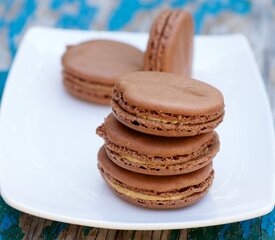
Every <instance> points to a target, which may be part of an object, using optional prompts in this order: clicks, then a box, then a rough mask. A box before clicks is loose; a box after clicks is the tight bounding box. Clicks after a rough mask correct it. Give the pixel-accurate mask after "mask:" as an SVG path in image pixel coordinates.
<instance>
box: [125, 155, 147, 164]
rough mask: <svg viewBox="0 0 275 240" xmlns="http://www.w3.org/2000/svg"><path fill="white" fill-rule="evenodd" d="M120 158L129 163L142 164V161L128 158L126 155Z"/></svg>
mask: <svg viewBox="0 0 275 240" xmlns="http://www.w3.org/2000/svg"><path fill="white" fill-rule="evenodd" d="M122 158H126V159H127V160H128V161H129V162H132V163H143V164H144V162H143V161H140V160H138V159H136V158H133V157H130V156H127V155H122Z"/></svg>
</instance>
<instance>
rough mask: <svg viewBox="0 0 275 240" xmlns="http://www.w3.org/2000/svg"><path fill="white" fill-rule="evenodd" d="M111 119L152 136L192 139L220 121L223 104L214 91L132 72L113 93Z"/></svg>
mask: <svg viewBox="0 0 275 240" xmlns="http://www.w3.org/2000/svg"><path fill="white" fill-rule="evenodd" d="M111 105H112V109H113V113H114V116H115V117H116V118H117V120H119V121H120V122H121V123H123V124H124V125H126V126H128V127H130V128H132V129H134V130H137V131H140V132H143V133H147V134H152V135H159V136H165V137H183V136H194V135H198V134H201V133H206V132H210V131H212V130H213V129H215V128H216V127H217V126H218V125H219V124H220V123H221V122H222V120H223V116H224V100H223V95H222V93H221V92H220V91H219V90H218V89H216V88H215V87H213V86H211V85H209V84H207V83H204V82H201V81H198V80H193V79H187V78H185V77H183V76H180V75H176V74H172V73H162V72H133V73H128V74H125V75H123V76H121V77H119V78H118V81H117V82H116V84H115V87H114V89H113V98H112V102H111Z"/></svg>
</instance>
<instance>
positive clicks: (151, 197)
mask: <svg viewBox="0 0 275 240" xmlns="http://www.w3.org/2000/svg"><path fill="white" fill-rule="evenodd" d="M98 168H99V170H100V173H101V175H102V176H103V178H104V180H105V181H106V182H107V184H108V185H109V186H110V188H111V189H112V190H113V191H114V192H115V193H116V194H117V195H118V196H119V197H121V198H122V199H124V200H126V201H128V202H130V203H133V204H135V205H138V206H142V207H145V208H159V209H170V208H180V207H186V206H189V205H191V204H194V203H196V202H197V201H199V200H200V199H201V198H202V197H203V196H205V194H206V193H207V192H208V190H209V188H210V187H211V185H212V182H213V178H214V170H213V169H212V164H211V163H210V164H208V165H207V166H205V167H204V168H201V169H200V170H198V171H196V172H192V173H188V174H183V175H176V176H151V175H144V174H139V173H135V172H131V171H127V170H125V169H123V168H121V167H119V166H117V165H116V164H114V163H113V162H112V161H111V160H110V159H109V158H108V155H107V154H106V152H105V149H104V148H103V147H102V148H101V149H100V150H99V153H98Z"/></svg>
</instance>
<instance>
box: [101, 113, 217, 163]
mask: <svg viewBox="0 0 275 240" xmlns="http://www.w3.org/2000/svg"><path fill="white" fill-rule="evenodd" d="M103 131H104V134H105V135H106V138H107V140H108V141H109V142H111V143H113V144H115V145H118V146H121V147H125V148H128V149H131V150H133V151H136V152H138V153H140V154H145V155H150V156H158V157H164V158H165V157H171V156H176V155H184V154H190V153H193V152H196V151H197V150H198V149H200V147H201V146H202V145H203V144H205V143H206V142H208V141H210V140H211V139H212V138H213V135H214V134H215V133H214V132H209V133H206V134H200V135H197V136H193V137H186V138H163V137H158V136H153V135H148V134H144V133H141V132H137V131H134V130H132V129H130V128H128V127H126V126H125V125H124V124H122V123H120V122H119V121H117V119H116V118H115V117H114V115H113V114H109V115H108V117H107V118H106V119H105V121H104V125H103Z"/></svg>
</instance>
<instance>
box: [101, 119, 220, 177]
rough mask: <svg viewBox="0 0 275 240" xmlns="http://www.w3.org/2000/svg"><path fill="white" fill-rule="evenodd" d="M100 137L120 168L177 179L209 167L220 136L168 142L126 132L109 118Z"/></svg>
mask: <svg viewBox="0 0 275 240" xmlns="http://www.w3.org/2000/svg"><path fill="white" fill-rule="evenodd" d="M97 134H98V135H99V136H101V137H102V138H103V139H104V141H105V144H104V146H105V149H106V152H107V155H108V156H109V158H110V159H111V160H112V161H113V162H114V163H115V164H117V165H119V166H121V167H123V168H125V169H127V170H130V171H133V172H138V173H143V174H149V175H161V176H164V175H178V174H184V173H189V172H193V171H196V170H198V169H200V168H203V167H205V166H206V165H208V164H209V163H210V162H211V161H212V159H213V157H214V156H215V155H216V153H217V152H218V151H219V145H220V144H219V138H218V135H217V133H215V132H213V131H212V132H209V133H205V134H200V135H197V136H193V137H181V138H165V137H159V136H153V135H148V134H144V133H141V132H137V131H135V130H132V129H130V128H127V127H126V126H124V125H123V124H121V123H120V122H119V121H117V120H116V119H115V117H114V116H113V114H110V115H109V116H108V117H107V118H106V119H105V122H104V124H102V125H101V126H99V127H98V128H97Z"/></svg>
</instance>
